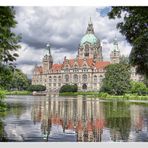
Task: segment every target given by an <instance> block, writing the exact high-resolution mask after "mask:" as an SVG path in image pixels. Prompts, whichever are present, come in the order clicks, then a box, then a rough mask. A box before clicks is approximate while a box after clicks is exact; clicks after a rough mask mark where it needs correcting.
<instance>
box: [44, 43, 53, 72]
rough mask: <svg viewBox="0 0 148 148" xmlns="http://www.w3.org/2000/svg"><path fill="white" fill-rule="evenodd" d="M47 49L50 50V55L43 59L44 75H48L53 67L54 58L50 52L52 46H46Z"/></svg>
mask: <svg viewBox="0 0 148 148" xmlns="http://www.w3.org/2000/svg"><path fill="white" fill-rule="evenodd" d="M46 47H47V48H46V49H47V50H48V54H46V55H45V56H44V58H43V73H44V74H47V73H48V72H49V70H50V69H51V68H52V65H53V58H52V55H51V52H50V44H49V43H48V44H47V45H46Z"/></svg>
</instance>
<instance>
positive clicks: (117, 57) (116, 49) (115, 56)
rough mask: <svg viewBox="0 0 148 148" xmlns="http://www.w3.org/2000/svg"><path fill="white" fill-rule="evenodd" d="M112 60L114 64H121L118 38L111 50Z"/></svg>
mask: <svg viewBox="0 0 148 148" xmlns="http://www.w3.org/2000/svg"><path fill="white" fill-rule="evenodd" d="M110 59H111V63H113V64H115V63H119V60H120V50H119V47H118V41H117V38H116V37H115V39H114V41H113V49H112V50H111V54H110Z"/></svg>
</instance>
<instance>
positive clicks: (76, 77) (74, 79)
mask: <svg viewBox="0 0 148 148" xmlns="http://www.w3.org/2000/svg"><path fill="white" fill-rule="evenodd" d="M73 81H74V82H78V75H76V74H75V75H74V76H73Z"/></svg>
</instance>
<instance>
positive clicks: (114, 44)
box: [113, 35, 119, 51]
mask: <svg viewBox="0 0 148 148" xmlns="http://www.w3.org/2000/svg"><path fill="white" fill-rule="evenodd" d="M113 50H114V51H119V48H118V41H117V37H116V35H115V38H114V40H113Z"/></svg>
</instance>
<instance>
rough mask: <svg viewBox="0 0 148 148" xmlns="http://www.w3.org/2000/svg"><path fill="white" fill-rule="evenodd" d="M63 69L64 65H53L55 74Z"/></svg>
mask: <svg viewBox="0 0 148 148" xmlns="http://www.w3.org/2000/svg"><path fill="white" fill-rule="evenodd" d="M62 67H63V64H53V65H52V68H51V70H52V71H53V72H57V71H60V70H61V69H62Z"/></svg>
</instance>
